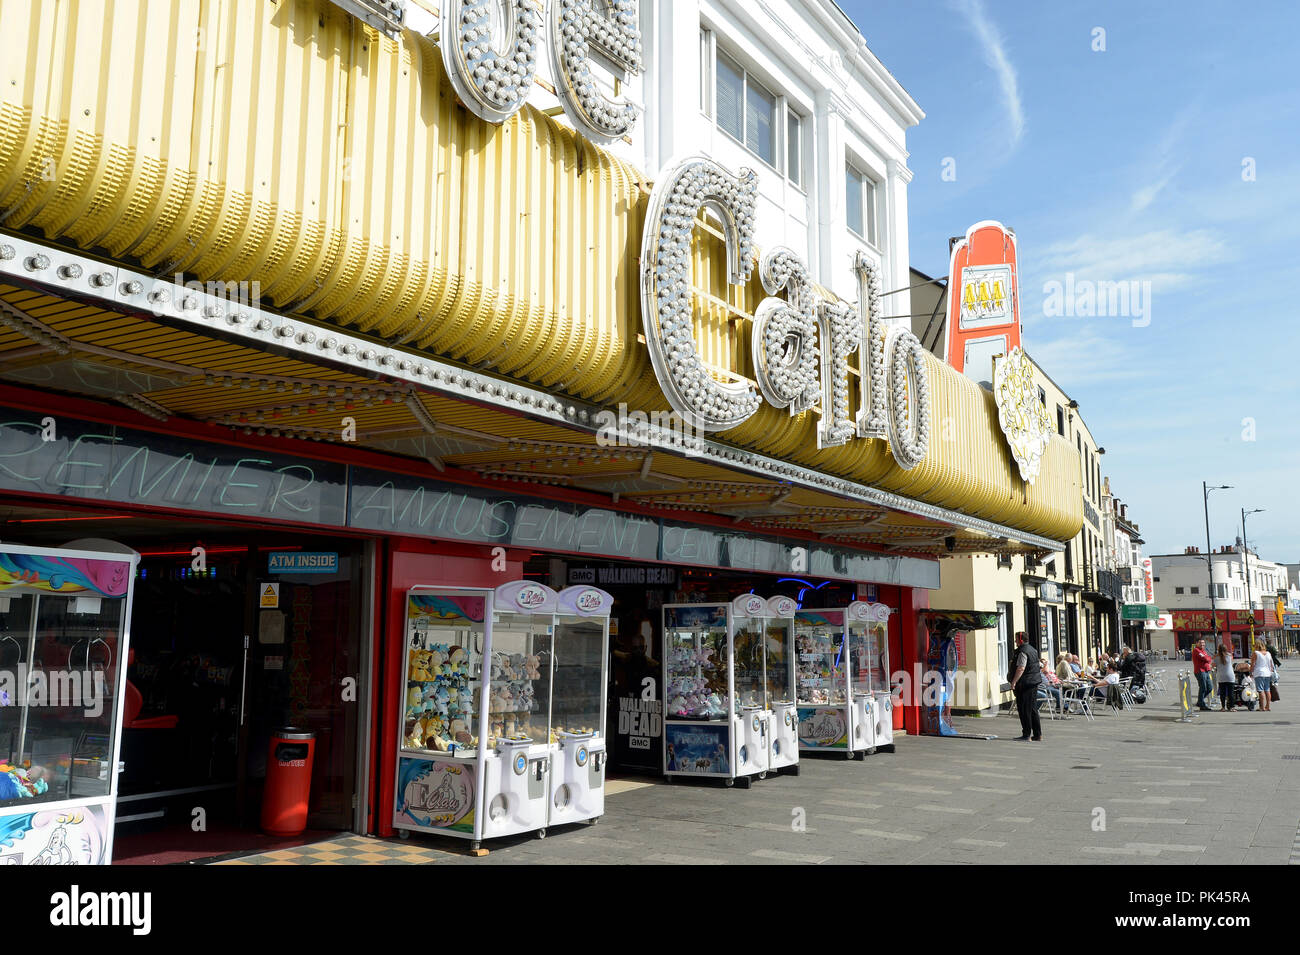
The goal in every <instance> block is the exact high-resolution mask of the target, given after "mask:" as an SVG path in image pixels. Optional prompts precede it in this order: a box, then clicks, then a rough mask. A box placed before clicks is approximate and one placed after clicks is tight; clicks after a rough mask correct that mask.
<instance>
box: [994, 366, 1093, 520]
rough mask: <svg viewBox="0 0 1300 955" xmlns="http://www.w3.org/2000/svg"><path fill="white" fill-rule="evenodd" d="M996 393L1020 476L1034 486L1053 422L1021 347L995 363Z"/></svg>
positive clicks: (1000, 420)
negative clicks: (1041, 399) (1039, 394)
mask: <svg viewBox="0 0 1300 955" xmlns="http://www.w3.org/2000/svg"><path fill="white" fill-rule="evenodd" d="M993 394H994V397H995V398H996V399H997V404H998V424H999V425H1001V427H1002V433H1003V435H1005V436H1006V439H1007V444H1008V445H1009V446H1010V447H1011V456H1012V457H1013V458H1015V459H1016V466H1017V467H1018V468H1019V469H1020V477H1021V478H1022V479H1023V480H1024V481H1025V483H1026V484H1033V483H1034V481H1036V480H1037V479H1038V469H1039V467H1040V465H1041V464H1042V460H1043V452H1044V451H1046V450H1047V442H1048V441H1049V440H1051V435H1052V421H1051V418H1049V417H1048V414H1047V408H1046V407H1044V405H1043V403H1042V402H1041V401H1040V400H1039V399H1038V386H1037V385H1035V384H1034V365H1033V362H1031V361H1030V360H1029V356H1028V355H1026V354H1025V353H1024V352H1023V351H1021V350H1020V347H1019V346H1017V347H1015V348H1013V349H1011V353H1010V354H1008V355H1006V356H1005V357H1002V358H998V359H997V360H996V361H995V362H994V364H993ZM1084 507H1087V501H1085V502H1084Z"/></svg>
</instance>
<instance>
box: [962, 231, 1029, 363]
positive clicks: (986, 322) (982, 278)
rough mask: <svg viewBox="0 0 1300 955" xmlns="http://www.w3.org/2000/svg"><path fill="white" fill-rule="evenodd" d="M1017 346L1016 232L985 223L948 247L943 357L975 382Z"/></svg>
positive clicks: (1018, 300) (1018, 339)
mask: <svg viewBox="0 0 1300 955" xmlns="http://www.w3.org/2000/svg"><path fill="white" fill-rule="evenodd" d="M1019 344H1020V275H1019V272H1018V267H1017V262H1016V234H1015V233H1014V232H1012V231H1011V230H1010V229H1008V228H1006V227H1005V226H1004V225H1002V223H1000V222H993V221H991V220H985V221H984V222H977V223H975V224H974V225H973V226H971V227H970V228H969V229H967V230H966V235H965V237H963V238H961V239H958V240H957V241H956V242H954V243H953V246H952V253H951V256H950V260H949V263H948V322H947V325H946V326H945V330H944V356H945V357H946V358H947V360H948V364H950V365H952V367H953V368H956V369H957V370H958V371H960V372H962V373H963V374H965V375H967V376H968V377H970V378H973V379H975V380H976V381H991V380H992V379H993V361H992V359H993V356H995V355H1006V354H1009V353H1010V351H1011V349H1013V348H1015V347H1017V346H1018V345H1019Z"/></svg>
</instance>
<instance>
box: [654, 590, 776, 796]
mask: <svg viewBox="0 0 1300 955" xmlns="http://www.w3.org/2000/svg"><path fill="white" fill-rule="evenodd" d="M730 609H731V608H730V606H729V605H728V604H665V605H664V608H663V615H664V616H663V621H664V631H663V639H664V657H663V666H664V683H663V686H664V753H663V760H664V761H663V767H664V775H665V776H666V777H667V778H668V781H669V782H672V780H673V779H674V778H675V777H677V776H703V777H711V778H714V779H721V780H723V782H724V783H726V785H728V786H731V785H734V783H735V781H736V779H737V778H738V777H741V776H742V775H743V774H742V773H740V772H738V771H737V756H738V750H739V749H740V745H739V743H738V741H737V740H738V736H739V734H740V728H741V727H740V702H739V700H738V699H737V697H736V694H735V692H734V681H733V673H732V659H733V654H732V649H733V648H732V639H731V627H732V619H731V613H730ZM751 691H752V692H754V693H756V694H761V692H762V683H761V682H759V683H757V684H756V685H754V686H753V687H751ZM745 778H747V777H745Z"/></svg>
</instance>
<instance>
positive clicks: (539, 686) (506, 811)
mask: <svg viewBox="0 0 1300 955" xmlns="http://www.w3.org/2000/svg"><path fill="white" fill-rule="evenodd" d="M556 606H557V594H556V593H555V591H553V590H551V589H550V588H549V587H546V586H544V585H542V584H539V583H536V582H534V581H530V580H524V581H515V582H513V583H509V584H503V585H502V586H501V587H498V588H497V589H496V590H495V591H492V590H485V589H477V588H451V587H424V586H422V587H415V588H412V589H411V590H410V591H409V592H408V594H407V621H406V627H407V629H406V673H407V680H406V686H407V692H406V698H405V699H404V700H403V701H402V705H403V708H404V709H403V728H402V741H401V748H400V751H399V753H398V758H397V790H396V792H397V795H396V806H395V807H394V816H393V827H394V828H396V829H398V830H401V831H402V835H403V836H405V835H406V834H407V833H408V832H411V831H417V832H428V833H435V834H439V835H447V836H454V837H456V838H460V839H467V840H469V842H470V848H471V849H478V848H479V845H480V843H481V842H482V840H484V839H490V838H493V837H496V836H506V835H511V834H514V833H520V832H530V831H531V832H537V833H538V835H539V837H540V836H544V835H545V830H546V821H547V801H548V789H549V785H550V775H549V774H550V765H551V755H552V753H551V745H550V713H551V705H550V704H551V699H550V697H551V644H552V639H553V631H554V626H555V610H556Z"/></svg>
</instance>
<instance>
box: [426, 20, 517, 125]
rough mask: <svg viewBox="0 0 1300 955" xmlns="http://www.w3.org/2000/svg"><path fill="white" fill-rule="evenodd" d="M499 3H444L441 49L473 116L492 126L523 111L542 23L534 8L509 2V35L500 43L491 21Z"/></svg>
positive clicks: (452, 83) (454, 80)
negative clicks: (538, 29)
mask: <svg viewBox="0 0 1300 955" xmlns="http://www.w3.org/2000/svg"><path fill="white" fill-rule="evenodd" d="M497 3H498V0H442V7H441V13H442V33H441V35H440V38H439V45H440V46H441V47H442V63H443V66H445V67H446V69H447V76H448V78H450V80H451V85H452V87H453V88H455V90H456V94H457V95H458V96H459V97H460V100H461V102H462V103H464V104H465V106H466V107H467V108H468V109H469V111H470V112H472V113H473V114H474V115H475V116H477V117H478V118H479V119H482V120H485V121H486V122H489V123H503V122H505V121H506V120H507V119H509V118H510V117H511V116H513V115H514V114H515V113H516V112H518V110H519V108H520V107H521V106H523V105H524V101H525V100H526V99H528V92H529V90H531V89H532V86H533V76H534V74H536V72H537V28H538V26H539V25H540V23H539V21H538V17H537V13H536V12H535V11H534V10H533V5H532V4H531V3H528V2H526V0H505V4H504V5H505V13H506V23H505V25H504V26H505V31H504V32H505V34H506V36H505V37H504V38H499V37H498V36H497V35H496V31H494V30H493V28H492V16H491V10H492V8H493V7H494V6H497ZM507 40H508V42H506V41H507ZM502 50H508V51H509V52H505V53H503V52H501V51H502Z"/></svg>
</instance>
